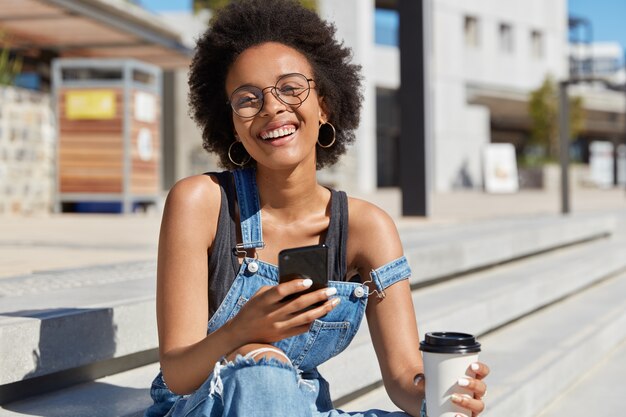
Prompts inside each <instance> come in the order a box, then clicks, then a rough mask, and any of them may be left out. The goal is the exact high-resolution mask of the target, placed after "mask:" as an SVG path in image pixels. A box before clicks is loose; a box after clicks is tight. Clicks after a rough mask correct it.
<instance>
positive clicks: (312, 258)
mask: <svg viewBox="0 0 626 417" xmlns="http://www.w3.org/2000/svg"><path fill="white" fill-rule="evenodd" d="M328 269H329V267H328V246H326V245H323V244H322V245H313V246H302V247H298V248H289V249H284V250H282V251H280V253H279V254H278V275H279V279H278V280H279V282H280V283H283V282H288V281H291V280H293V279H297V278H304V279H306V278H309V279H311V280H312V281H313V285H311V287H310V288H308V289H306V290H304V291H301V292H299V293H296V294H293V295H290V296H287V297H285V298H284V300H283V301H289V300H292V299H294V298H297V297H299V296H301V295H302V294H307V293H310V292H313V291H316V290H319V289H320V288H324V287H327V286H328ZM322 304H324V303H323V302H321V303H317V304H315V305H313V307H316V306H318V305H322Z"/></svg>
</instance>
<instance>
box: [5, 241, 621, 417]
mask: <svg viewBox="0 0 626 417" xmlns="http://www.w3.org/2000/svg"><path fill="white" fill-rule="evenodd" d="M607 243H610V244H611V245H615V242H597V243H595V244H590V245H591V246H593V248H592V249H593V250H591V249H590V248H585V249H587V252H588V255H593V256H599V254H601V253H604V254H605V255H606V256H604V257H600V259H598V260H597V262H598V264H606V263H610V262H611V261H610V259H611V255H610V254H609V255H607V253H608V251H607V246H608V245H607ZM587 246H589V245H587ZM614 249H615V253H618V252H619V253H622V254H623V253H624V251H623V250H624V247H623V246H619V245H615V248H614ZM581 255H582V254H581V248H578V247H576V248H567V249H563V250H561V251H559V252H558V253H551V254H546V255H543V256H542V257H541V258H542V259H538V260H535V259H533V260H534V261H535V262H533V260H524V261H520V262H517V263H515V264H511V265H507V266H505V267H500V268H497V269H495V270H494V271H483V272H481V273H477V274H474V275H473V276H470V277H467V278H466V279H460V280H459V282H463V283H464V284H465V285H464V286H456V285H453V284H456V283H453V282H446V283H444V284H440V285H437V286H435V287H434V288H432V289H421V290H417V291H415V296H414V299H415V301H416V302H423V303H427V302H431V301H429V300H430V299H431V298H433V299H434V301H432V302H433V303H434V304H433V306H427V307H428V308H429V309H430V308H431V307H433V308H437V305H436V299H437V298H438V297H439V296H438V295H436V293H441V294H440V295H442V296H443V294H445V293H446V292H447V293H448V295H454V294H455V293H458V292H461V293H463V292H464V291H465V290H467V289H468V288H470V289H472V291H470V292H469V294H478V293H481V294H480V297H478V298H476V297H474V298H471V297H470V299H466V300H462V299H461V298H460V297H456V296H454V297H450V298H451V299H452V300H454V302H455V303H456V304H455V305H456V308H455V305H454V304H448V305H446V306H444V308H441V306H439V313H437V312H431V314H430V315H431V316H432V317H435V318H436V320H437V321H439V322H440V323H444V322H447V323H449V326H448V325H446V326H445V327H441V328H444V329H455V330H464V331H473V332H475V333H476V334H483V333H485V332H486V331H487V330H481V329H487V328H488V327H489V326H488V324H489V323H491V325H492V326H494V327H498V326H499V324H498V323H500V322H501V321H502V320H504V321H507V322H508V321H510V320H508V319H507V314H511V312H507V311H506V309H505V306H500V307H498V308H497V309H496V311H495V312H494V313H497V314H496V316H500V315H502V319H501V320H500V321H494V320H495V319H494V318H493V317H492V318H482V319H480V318H479V319H478V320H477V321H483V320H484V321H486V323H481V324H480V327H472V326H471V325H469V324H462V325H460V326H461V327H457V325H456V323H458V318H457V315H459V314H460V315H461V316H463V314H462V310H463V308H464V307H463V306H468V305H469V306H471V305H475V304H477V303H483V302H489V301H485V300H484V299H487V300H491V301H492V302H495V298H494V296H493V294H490V293H484V289H483V288H484V286H486V287H489V285H488V283H489V282H491V284H495V283H497V282H498V281H500V282H502V283H503V284H505V285H504V288H502V289H501V290H502V295H501V296H500V297H503V300H501V302H502V301H504V299H506V298H509V299H511V300H513V299H514V298H519V299H523V298H525V297H526V296H527V295H525V293H524V291H523V288H524V287H528V288H531V289H532V288H533V286H534V285H533V284H532V281H533V280H534V281H536V282H541V281H545V280H547V279H548V278H547V276H548V275H549V274H553V275H554V273H555V271H554V270H551V271H550V270H549V269H545V270H544V272H543V274H546V275H543V276H542V275H541V274H540V273H537V274H532V273H531V271H533V270H534V271H538V270H539V269H541V268H540V264H542V263H543V264H547V263H549V262H553V263H555V267H557V266H558V265H566V264H567V263H568V262H571V261H572V259H580V262H578V263H577V264H574V265H571V269H572V270H576V269H577V268H580V267H581V265H583V264H585V263H586V262H590V261H585V259H589V258H580V256H581ZM590 263H591V264H592V266H593V267H595V268H597V267H598V264H596V263H595V262H590ZM501 269H504V270H503V271H500V270H501ZM561 269H562V271H563V273H562V274H559V275H558V276H559V277H566V278H561V279H560V280H555V281H556V282H553V283H552V284H553V286H555V287H559V285H564V284H565V283H566V282H568V281H576V277H574V276H572V275H571V271H568V270H567V269H563V268H561ZM524 271H526V272H527V275H530V276H531V277H530V278H529V277H528V276H527V277H524V275H525V274H524ZM607 271H608V270H606V271H605V272H606V273H607V274H608V272H607ZM580 275H581V276H588V271H587V270H584V269H583V270H581V271H580ZM507 277H508V279H509V281H513V282H514V283H515V284H516V285H511V283H510V282H509V283H508V284H507V283H506V280H507ZM520 277H521V278H520ZM568 277H569V278H568ZM603 278H605V281H604V282H602V283H600V284H597V283H596V284H595V285H594V286H592V287H590V288H589V289H586V290H585V291H582V292H581V293H580V294H577V295H573V296H571V297H569V298H567V299H565V300H563V301H560V302H556V303H555V304H554V305H552V306H550V307H547V308H544V309H542V310H540V311H538V312H535V313H533V314H531V315H528V316H526V317H525V318H524V319H522V320H519V321H516V322H513V323H512V324H508V325H507V326H505V327H504V328H502V329H501V330H497V331H495V332H492V333H491V334H489V335H487V336H485V337H482V338H481V342H482V343H483V347H484V351H483V353H482V359H483V360H485V361H486V362H487V363H489V364H490V366H491V367H492V368H493V372H492V375H491V376H490V378H489V385H490V392H489V405H490V411H489V414H486V415H487V416H490V417H494V416H495V417H499V416H510V415H516V416H518V415H522V414H519V413H518V411H515V412H512V410H511V407H516V406H519V404H526V402H527V401H526V400H527V396H530V395H532V396H535V395H537V396H539V397H542V395H540V394H541V393H540V392H539V393H538V392H535V391H532V392H526V391H528V390H530V389H531V388H529V387H532V386H534V384H538V385H540V386H541V387H543V388H542V389H546V387H545V385H550V384H554V385H555V386H556V385H559V384H555V383H554V381H552V380H550V381H551V382H550V383H546V382H542V380H541V379H540V378H543V377H544V376H545V377H546V378H552V379H554V378H557V377H558V378H561V375H562V373H563V372H564V370H567V367H568V366H570V367H574V368H575V366H574V365H573V363H574V361H578V363H579V364H586V366H589V367H590V366H592V365H591V364H589V360H588V359H585V358H583V357H582V355H587V354H589V355H593V356H594V357H598V358H601V357H603V356H604V354H603V353H602V352H604V351H606V352H610V350H611V349H612V347H614V346H615V345H616V344H617V343H618V342H619V340H621V339H624V338H626V326H624V324H626V323H624V321H625V320H626V306H624V305H623V303H621V300H623V297H624V295H625V294H626V274H621V275H620V276H618V277H615V278H609V279H606V275H605V276H604V277H600V275H599V274H595V275H593V276H591V277H590V279H591V280H594V281H595V282H597V281H598V280H602V279H603ZM481 282H482V284H481ZM483 285H484V286H483ZM574 285H575V284H574ZM465 286H467V287H466V288H463V287H465ZM451 287H453V288H451ZM474 287H475V288H474ZM429 290H432V291H430V293H428V292H429ZM507 291H508V292H507ZM520 291H521V293H518V292H520ZM494 292H495V293H499V292H500V291H494ZM563 296H564V295H561V296H560V297H559V298H562V297H563ZM481 300H482V301H481ZM544 301H545V299H544ZM510 304H511V305H517V304H518V303H517V302H516V301H512V302H511V303H510ZM488 309H489V308H488ZM533 310H536V308H534V309H533ZM515 311H518V310H515ZM418 317H420V316H419V315H418ZM446 317H448V319H446ZM430 320H431V321H430V322H429V321H428V320H426V321H424V320H420V323H421V327H422V330H421V332H422V334H423V333H424V331H427V329H428V328H429V327H430V330H432V329H433V327H432V323H433V321H432V320H433V319H430ZM429 323H430V324H429ZM442 325H443V324H442ZM450 326H452V327H450ZM620 326H622V327H620ZM594 332H596V333H597V337H598V338H599V339H598V340H597V341H596V342H593V343H591V342H589V343H591V344H589V343H580V342H581V340H582V339H583V338H584V336H585V335H592V334H594ZM564 335H565V336H564ZM560 338H563V341H562V343H561V342H560ZM600 341H601V342H602V343H607V344H608V346H604V347H602V346H596V344H597V343H599V342H600ZM515 343H519V344H520V345H521V347H520V346H519V345H515ZM567 349H572V350H574V351H575V350H576V349H582V352H580V353H576V352H574V353H572V354H571V355H574V356H572V357H571V358H570V357H569V356H567V355H566V353H567ZM591 350H593V353H591ZM360 355H370V356H360ZM373 355H374V352H373V349H372V348H371V346H370V345H369V344H368V343H362V341H361V343H359V344H356V343H353V344H352V345H351V346H350V348H349V349H348V351H347V352H344V353H343V354H341V355H340V356H338V357H337V358H334V359H332V360H331V361H329V362H328V363H327V364H324V366H323V368H322V370H321V371H322V373H323V374H324V375H325V376H326V377H327V378H328V379H329V380H330V382H331V391H332V392H333V395H334V398H340V397H343V398H344V400H341V398H340V400H339V401H338V403H339V405H340V406H341V407H342V408H344V409H346V410H357V409H368V408H382V409H395V406H394V405H393V404H391V402H390V400H389V399H388V397H387V395H386V393H385V391H384V389H383V388H378V389H373V390H369V391H368V392H366V393H365V394H364V395H359V396H358V398H356V399H355V400H353V401H351V402H348V403H346V402H345V399H346V398H347V397H349V396H350V395H352V396H354V394H355V393H357V392H358V390H359V388H363V387H362V385H363V384H361V383H359V382H358V381H359V380H358V379H355V378H368V381H369V380H372V381H373V382H372V383H371V384H366V386H365V388H367V387H368V386H369V387H371V385H372V384H374V385H375V384H376V383H379V380H380V374H379V371H378V367H377V364H376V361H374V360H367V359H365V360H359V361H358V363H359V366H355V358H373V357H374V356H373ZM561 359H563V360H567V362H566V363H565V364H561V363H560V362H558V361H559V360H561ZM555 361H556V362H555ZM553 362H555V363H553ZM368 363H369V364H371V366H364V365H367V364H368ZM520 363H523V364H524V365H523V366H520ZM541 366H546V367H547V369H545V370H544V369H543V368H541ZM355 369H356V370H357V371H358V374H356V373H355ZM157 370H158V364H151V365H148V366H144V367H141V368H137V369H134V370H131V371H127V372H123V373H120V374H117V375H114V376H110V377H106V378H102V379H99V380H97V381H95V382H92V383H87V384H82V385H79V386H76V387H72V388H69V389H65V390H62V391H58V392H55V393H52V394H48V395H44V396H40V397H36V398H32V399H28V400H25V401H21V402H15V403H10V404H8V405H5V406H4V408H3V409H1V410H0V417H5V416H7V417H8V416H20V415H41V414H38V413H41V412H42V410H54V411H48V412H47V413H45V414H43V415H46V416H50V417H56V416H59V417H60V416H84V415H92V416H96V417H99V416H100V415H102V416H123V417H131V416H132V417H136V416H139V415H140V414H141V410H144V409H145V407H147V406H148V405H149V404H150V398H149V384H150V382H151V380H152V378H153V377H154V375H155V374H156V372H157ZM361 370H364V372H360V371H361ZM568 372H569V371H568ZM582 372H584V371H583V370H581V369H574V370H572V371H571V372H569V373H568V374H567V375H565V376H564V378H565V379H564V381H565V382H562V383H561V384H560V385H559V386H560V389H562V388H563V387H564V386H567V385H568V383H566V382H567V381H569V383H571V382H572V379H573V378H575V377H576V376H577V375H579V374H580V373H582ZM344 374H347V376H345V375H344ZM371 375H374V376H375V378H371ZM531 377H536V378H539V379H538V380H537V381H532V384H531V383H530V382H529V383H528V384H526V385H523V386H522V387H521V388H523V389H519V391H520V393H519V394H518V392H517V390H516V386H517V385H519V384H520V383H521V382H520V381H524V378H531ZM550 392H551V393H552V394H551V395H552V396H553V395H556V394H557V393H558V391H555V390H550ZM517 395H522V398H520V399H518V400H516V401H517V402H513V405H510V404H509V402H510V401H512V400H510V399H509V397H516V396H517ZM532 398H534V397H532ZM551 398H553V397H547V398H542V401H543V403H547V402H548V401H550V399H551ZM94 399H101V400H94ZM533 401H534V400H533ZM518 403H519V404H518ZM93 404H114V405H113V406H111V407H109V408H108V409H106V408H105V410H104V411H98V410H99V409H100V407H96V408H91V407H93ZM540 409H541V408H537V409H535V410H534V411H538V410H540ZM57 410H58V411H57ZM531 411H532V410H531ZM534 411H533V412H534ZM529 412H530V411H529ZM507 413H508V414H507ZM522 416H528V417H531V416H533V414H523V415H522Z"/></svg>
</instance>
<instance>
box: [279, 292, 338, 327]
mask: <svg viewBox="0 0 626 417" xmlns="http://www.w3.org/2000/svg"><path fill="white" fill-rule="evenodd" d="M340 301H341V299H340V298H332V299H330V300H328V301H326V302H325V303H324V304H322V305H321V306H319V307H315V308H312V309H310V310H306V311H303V312H301V313H299V314H295V315H293V317H292V318H291V319H289V320H287V321H286V322H285V323H284V324H285V326H286V327H299V326H306V330H305V331H307V330H308V327H309V325H310V324H311V323H312V322H313V321H314V320H316V319H319V318H320V317H322V316H325V315H326V314H328V313H329V312H330V311H332V309H333V308H335V307H337V305H338V304H339V302H340Z"/></svg>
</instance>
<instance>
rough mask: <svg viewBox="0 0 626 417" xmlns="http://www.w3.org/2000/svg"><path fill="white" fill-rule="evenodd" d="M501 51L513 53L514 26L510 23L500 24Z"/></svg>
mask: <svg viewBox="0 0 626 417" xmlns="http://www.w3.org/2000/svg"><path fill="white" fill-rule="evenodd" d="M499 38H500V51H501V52H504V53H507V54H510V53H513V26H511V25H510V24H508V23H501V24H500V37H499Z"/></svg>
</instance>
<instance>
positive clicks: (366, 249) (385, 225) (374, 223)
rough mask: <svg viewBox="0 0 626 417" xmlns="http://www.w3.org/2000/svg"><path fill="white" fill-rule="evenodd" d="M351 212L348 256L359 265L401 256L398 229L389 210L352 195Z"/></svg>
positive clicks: (371, 264)
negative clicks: (388, 212) (386, 210)
mask: <svg viewBox="0 0 626 417" xmlns="http://www.w3.org/2000/svg"><path fill="white" fill-rule="evenodd" d="M348 212H349V226H348V256H349V258H350V257H351V255H352V259H354V263H355V264H356V265H357V266H358V267H359V268H363V267H366V268H368V269H372V268H377V267H378V266H381V265H384V264H385V263H387V262H390V261H392V260H394V259H397V258H398V257H400V256H402V253H403V251H402V243H401V241H400V236H399V235H398V229H397V228H396V224H395V223H394V221H393V219H392V218H391V216H390V215H389V214H387V212H385V211H384V210H383V209H381V208H379V207H378V206H376V205H374V204H372V203H370V202H368V201H365V200H361V199H358V198H353V197H350V198H349V199H348Z"/></svg>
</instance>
